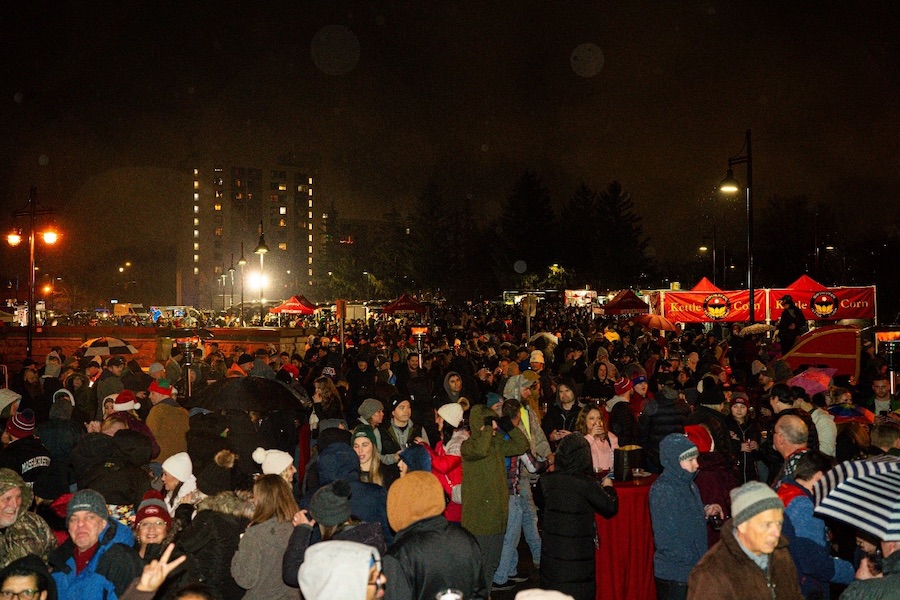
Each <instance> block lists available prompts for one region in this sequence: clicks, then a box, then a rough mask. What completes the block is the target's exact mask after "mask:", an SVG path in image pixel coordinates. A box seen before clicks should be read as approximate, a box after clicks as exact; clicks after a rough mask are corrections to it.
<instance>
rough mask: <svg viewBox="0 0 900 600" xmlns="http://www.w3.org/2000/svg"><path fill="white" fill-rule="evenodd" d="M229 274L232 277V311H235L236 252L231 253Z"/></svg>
mask: <svg viewBox="0 0 900 600" xmlns="http://www.w3.org/2000/svg"><path fill="white" fill-rule="evenodd" d="M228 274H229V275H230V276H231V302H230V305H231V309H232V310H234V252H232V253H231V266H230V267H228Z"/></svg>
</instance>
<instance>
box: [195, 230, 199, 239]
mask: <svg viewBox="0 0 900 600" xmlns="http://www.w3.org/2000/svg"><path fill="white" fill-rule="evenodd" d="M194 237H195V238H198V237H200V230H199V229H195V230H194Z"/></svg>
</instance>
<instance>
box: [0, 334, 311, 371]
mask: <svg viewBox="0 0 900 600" xmlns="http://www.w3.org/2000/svg"><path fill="white" fill-rule="evenodd" d="M208 331H210V332H211V333H212V334H213V338H211V340H210V341H216V342H218V344H219V350H221V351H222V352H224V353H225V354H226V355H227V354H229V353H230V352H231V351H232V350H233V349H234V347H235V346H242V347H243V348H245V349H246V350H247V352H250V353H252V352H253V351H254V350H256V349H257V348H267V349H270V350H271V349H272V348H274V349H275V350H276V351H277V352H282V351H286V352H289V353H292V354H293V353H294V352H298V353H299V354H301V355H302V354H303V353H304V349H305V346H306V338H307V335H306V331H304V330H302V329H290V328H283V329H278V328H274V327H264V328H251V327H243V328H228V329H209V330H208ZM167 332H168V330H166V329H160V328H157V327H88V326H84V327H74V326H58V327H38V328H36V331H35V333H34V340H33V343H34V349H33V352H32V356H33V358H34V360H35V361H36V362H37V363H39V364H44V361H45V357H46V356H47V354H48V353H49V352H50V351H51V349H52V348H53V347H54V346H61V347H62V350H63V354H65V355H66V356H71V355H72V354H73V353H74V352H75V351H76V350H77V349H78V348H79V347H80V346H81V345H82V344H84V343H85V342H86V341H88V340H90V339H93V338H98V337H117V338H120V339H122V340H125V341H126V342H128V343H129V344H131V345H132V346H134V347H135V349H136V350H137V351H138V353H137V355H135V356H134V357H132V358H134V359H135V360H137V361H138V363H140V365H141V366H142V367H144V368H147V367H149V366H150V363H152V362H154V361H156V360H160V361H161V360H165V359H166V358H168V356H169V349H170V348H171V347H172V344H173V342H174V339H173V338H172V337H168V336H166V333H167ZM26 344H27V330H26V328H25V327H9V326H6V327H0V365H7V366H8V367H9V369H10V372H13V373H15V372H16V371H18V370H19V369H20V368H21V366H22V361H23V360H25V346H26Z"/></svg>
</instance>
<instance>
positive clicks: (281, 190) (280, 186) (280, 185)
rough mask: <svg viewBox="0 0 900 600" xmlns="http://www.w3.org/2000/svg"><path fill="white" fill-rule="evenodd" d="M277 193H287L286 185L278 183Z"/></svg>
mask: <svg viewBox="0 0 900 600" xmlns="http://www.w3.org/2000/svg"><path fill="white" fill-rule="evenodd" d="M278 191H279V192H286V191H287V184H284V183H279V184H278Z"/></svg>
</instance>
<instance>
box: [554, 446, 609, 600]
mask: <svg viewBox="0 0 900 600" xmlns="http://www.w3.org/2000/svg"><path fill="white" fill-rule="evenodd" d="M540 482H541V488H542V489H543V492H544V526H543V537H542V541H541V587H543V588H545V589H552V590H559V591H561V592H564V593H566V594H570V595H571V596H572V597H574V598H576V599H579V600H581V599H586V598H594V597H595V595H596V578H595V558H594V553H595V547H594V536H595V535H596V526H595V523H594V515H595V514H600V515H601V516H603V517H605V518H607V519H609V518H611V517H613V516H615V515H616V513H617V512H618V511H619V500H618V496H617V495H616V491H615V489H614V488H612V487H602V486H601V485H600V483H599V482H598V481H597V480H596V479H594V477H593V469H592V462H591V451H590V448H589V447H588V442H587V440H586V439H584V437H583V436H580V435H569V436H566V437H565V438H563V440H562V441H561V442H560V443H559V447H558V448H557V451H556V470H555V471H553V472H550V473H545V474H544V475H542V476H541V479H540ZM601 543H615V542H614V541H612V542H610V541H609V540H603V541H601Z"/></svg>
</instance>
